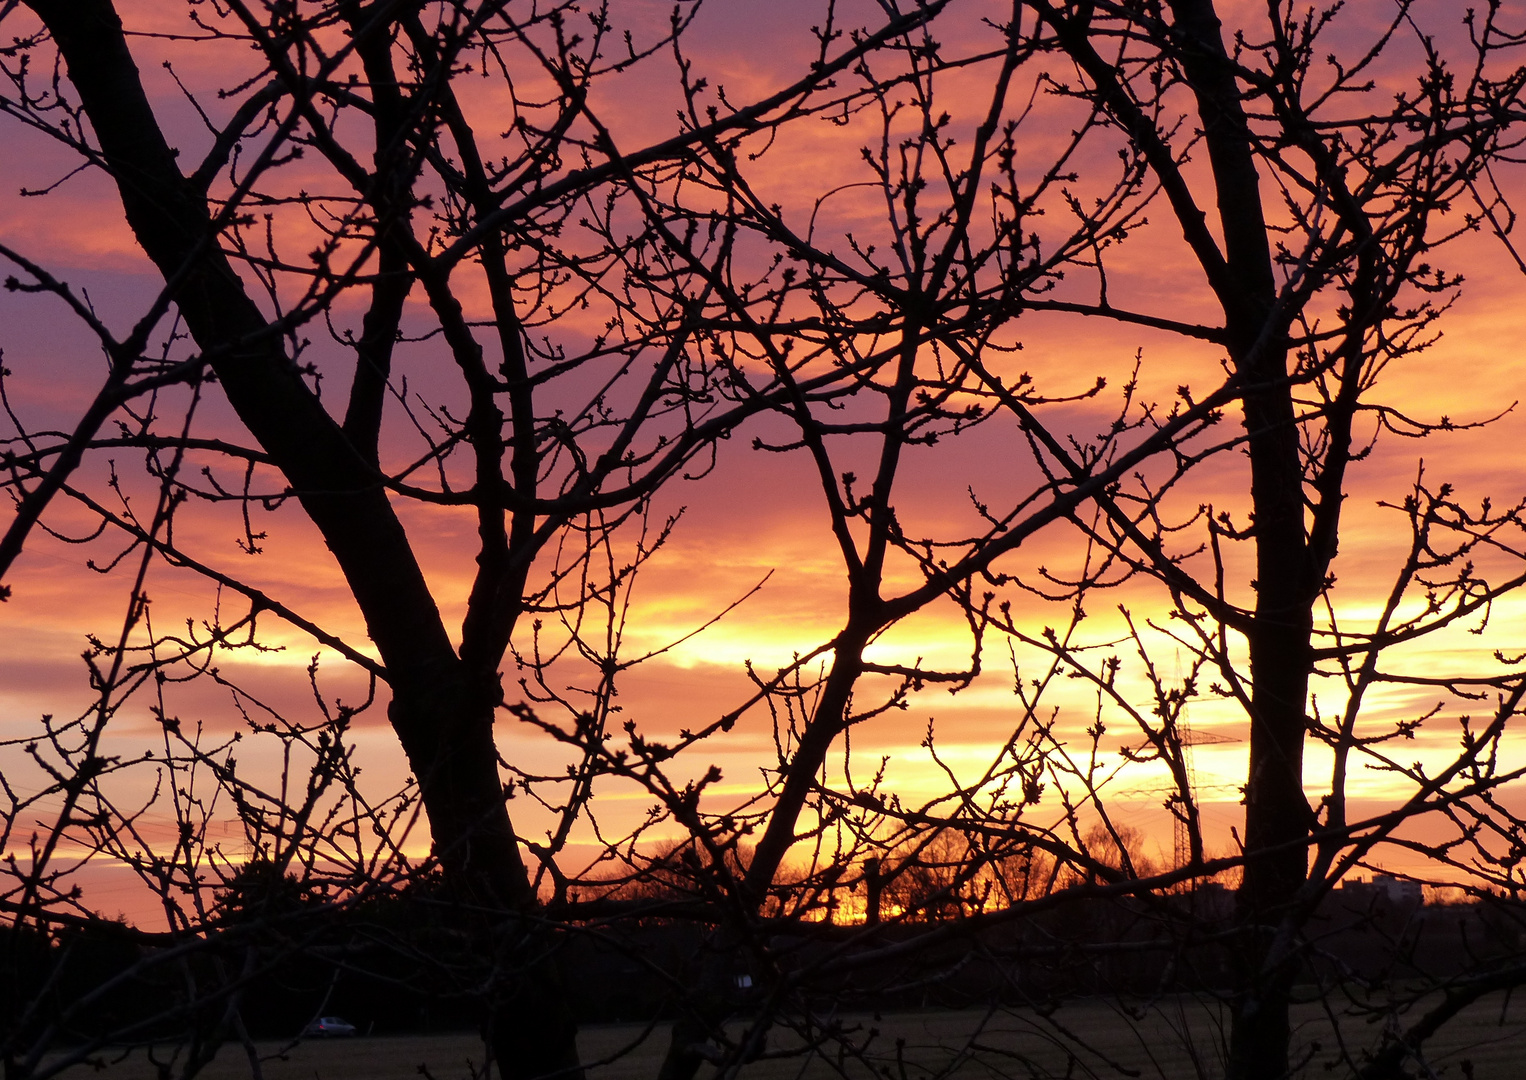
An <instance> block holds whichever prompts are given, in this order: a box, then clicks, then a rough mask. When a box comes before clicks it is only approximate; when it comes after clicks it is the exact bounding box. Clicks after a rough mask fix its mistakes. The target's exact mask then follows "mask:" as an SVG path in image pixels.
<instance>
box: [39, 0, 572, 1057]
mask: <svg viewBox="0 0 1526 1080" xmlns="http://www.w3.org/2000/svg"><path fill="white" fill-rule="evenodd" d="M28 6H29V7H31V9H32V10H33V11H35V12H36V13H37V15H38V16H39V17H40V18H41V19H42V21H43V23H44V24H45V25H46V27H47V29H48V31H49V33H50V34H51V35H52V38H53V40H54V42H55V44H56V45H57V47H58V50H59V52H60V53H61V54H62V56H63V59H64V62H65V64H66V65H67V69H68V73H69V78H70V82H71V83H72V84H73V86H74V88H75V91H76V92H77V93H78V95H79V98H80V103H81V104H82V106H83V107H84V110H85V113H86V114H87V115H88V117H89V119H90V122H91V125H92V127H93V129H94V132H95V136H96V138H97V140H98V141H99V144H100V147H101V151H102V154H103V156H104V158H105V161H106V164H107V166H108V167H109V169H110V171H111V174H112V177H113V179H114V180H115V181H116V184H117V187H118V191H119V193H120V195H121V199H122V206H123V210H124V212H125V214H126V218H127V222H128V224H129V226H130V227H131V228H132V230H133V234H134V236H135V237H136V239H137V242H138V244H139V245H140V246H141V247H142V249H143V250H144V252H145V253H146V254H147V255H148V256H149V258H150V259H152V260H153V262H154V264H155V266H156V267H157V268H158V270H159V272H160V274H161V275H162V276H163V277H164V279H165V281H166V282H168V283H169V285H170V288H171V291H172V299H173V300H174V302H175V304H176V306H177V307H178V309H179V311H180V313H181V315H182V316H183V317H184V319H185V322H186V325H187V327H188V328H189V329H190V331H191V334H192V335H193V337H194V339H195V341H196V343H197V344H198V346H199V347H200V348H201V350H202V353H203V355H204V356H205V358H206V359H207V361H208V363H209V364H210V366H211V368H212V370H213V371H214V372H215V373H216V375H217V377H218V380H219V382H220V383H221V384H222V386H223V388H224V391H225V393H226V394H227V397H228V400H229V402H230V403H231V404H232V406H233V408H234V409H235V410H236V411H237V413H238V415H239V418H240V420H241V421H242V422H243V423H244V425H245V426H246V427H247V428H248V429H249V431H250V433H251V434H252V435H253V436H254V438H255V439H256V440H257V441H258V442H259V443H260V445H261V446H262V447H263V448H264V449H265V450H266V451H267V452H268V453H269V454H270V457H271V459H272V460H273V461H274V462H275V463H276V465H277V466H278V467H279V468H280V470H281V471H282V473H283V474H284V475H285V476H286V478H287V480H288V482H289V484H290V486H291V489H292V491H293V493H294V494H295V495H296V497H297V498H298V499H299V500H300V502H301V505H302V507H303V510H304V511H305V512H306V513H307V515H308V516H309V517H310V518H311V519H312V521H313V523H314V524H315V525H316V526H317V527H318V529H319V531H320V532H321V533H322V535H323V538H324V541H325V543H326V544H327V545H328V547H329V549H330V551H332V552H333V554H334V557H335V560H336V561H337V562H338V564H339V567H340V569H341V571H342V572H343V573H344V576H345V580H346V582H347V584H348V586H349V588H350V590H351V592H352V593H353V595H354V597H355V600H356V602H357V604H358V605H359V607H360V610H361V612H362V613H363V615H364V617H365V621H366V629H367V632H368V633H369V634H370V636H371V639H372V640H373V641H374V642H375V643H376V646H377V648H378V650H379V651H380V653H381V656H382V661H383V663H384V665H385V667H386V678H387V681H388V683H389V686H390V689H391V693H392V703H391V706H390V708H389V717H390V719H391V722H392V725H393V727H394V729H395V730H396V732H397V735H398V738H399V739H400V740H401V742H402V744H403V747H404V749H405V750H406V752H407V754H408V760H409V764H410V766H411V767H412V768H413V770H414V774H415V776H417V777H418V781H419V785H420V790H421V792H422V796H423V801H424V807H425V811H426V813H427V815H428V819H429V825H430V830H431V834H432V837H433V841H434V845H435V849H436V851H437V853H438V855H439V858H440V861H441V864H442V866H443V868H444V870H445V872H446V875H447V880H448V882H449V883H450V884H451V886H452V887H453V888H454V890H455V891H456V892H457V894H458V895H459V896H460V898H461V900H462V901H463V908H462V911H463V912H465V911H468V910H473V909H475V910H478V911H492V910H496V911H500V912H504V913H505V914H506V916H507V918H506V920H505V919H501V918H500V919H498V920H496V921H497V926H496V927H495V929H496V931H497V932H498V933H499V934H500V940H501V941H502V942H503V943H504V944H503V946H502V947H501V949H500V952H499V955H500V956H502V957H508V958H512V959H514V961H515V962H516V963H517V964H519V965H520V966H521V967H522V973H521V975H520V977H519V978H518V979H517V980H512V979H511V986H510V989H509V990H508V991H507V992H506V993H505V994H504V995H503V996H502V997H501V998H500V999H499V1000H498V1001H497V1002H496V1003H495V1008H494V1009H493V1017H492V1019H491V1021H490V1025H489V1026H490V1029H491V1034H492V1037H493V1042H494V1050H495V1054H496V1056H497V1057H498V1060H499V1067H500V1069H501V1070H502V1072H503V1074H504V1076H506V1077H509V1078H511V1080H529V1078H531V1077H536V1076H540V1075H544V1074H546V1073H550V1072H555V1071H564V1073H565V1075H568V1076H569V1077H576V1076H577V1075H579V1072H578V1057H577V1045H576V1040H575V1035H576V1028H575V1025H574V1022H573V1018H572V1014H571V1012H570V1009H569V1008H568V1004H567V1000H566V993H565V991H564V989H563V986H562V982H561V979H560V976H559V974H558V972H557V969H556V964H555V961H554V959H553V958H552V957H551V955H550V953H549V950H548V949H547V948H546V947H545V944H544V942H543V941H542V940H541V937H542V935H539V934H537V933H535V932H534V926H535V924H534V923H533V921H532V920H530V919H527V918H526V916H531V915H533V914H534V912H535V909H536V907H537V901H536V897H535V896H534V894H533V892H532V890H531V889H530V885H529V879H528V876H527V875H526V872H525V867H524V863H523V861H522V859H521V857H520V853H519V847H518V843H517V841H516V839H515V835H514V830H513V826H512V824H511V823H510V820H509V816H508V813H507V809H506V807H505V805H504V793H503V790H502V787H501V781H500V780H499V777H498V767H497V753H496V751H495V748H494V743H493V718H494V712H495V709H496V706H497V704H498V698H499V690H498V686H497V681H496V678H495V677H492V675H491V674H490V675H489V676H487V677H483V676H482V675H480V674H477V675H474V674H473V673H472V672H471V671H469V670H468V668H467V665H465V664H464V663H463V662H462V660H461V658H460V657H459V656H458V655H457V654H456V651H455V649H454V647H453V646H452V644H451V641H450V636H449V634H448V633H447V631H446V629H445V626H444V623H443V621H442V619H441V617H440V613H439V610H438V608H437V607H436V605H435V602H434V598H433V596H432V595H431V594H430V591H429V587H428V584H427V582H426V581H425V579H424V575H423V572H422V570H421V568H420V567H419V565H418V561H417V559H416V558H415V556H414V553H413V550H412V547H411V545H410V544H409V541H408V538H407V535H406V534H405V533H404V531H403V527H402V525H401V523H400V522H399V521H398V519H397V516H396V514H395V513H394V512H393V510H392V507H391V505H390V503H389V502H388V500H387V496H386V493H385V491H384V490H383V488H382V486H381V484H380V482H379V479H380V478H379V476H378V474H377V471H376V468H375V466H374V465H373V464H371V462H370V460H368V459H370V457H371V454H372V453H374V448H373V449H372V451H370V452H368V451H367V450H366V449H365V448H360V449H357V447H356V446H355V445H354V444H353V443H352V442H351V441H350V439H349V438H347V437H346V435H345V432H344V431H343V430H342V429H341V428H340V426H339V425H338V424H337V423H336V422H335V421H334V420H333V418H332V417H330V416H329V414H328V413H327V411H326V410H325V409H324V407H323V405H322V404H321V402H319V400H318V399H317V397H316V396H315V395H314V394H313V393H312V391H311V390H310V389H309V388H308V387H307V385H306V384H305V383H304V382H303V380H302V376H301V374H300V372H299V371H298V370H297V368H296V366H295V365H294V364H293V363H292V362H291V360H290V358H288V357H287V356H286V355H285V353H284V351H283V349H282V346H281V338H280V336H279V335H278V334H277V333H275V332H273V331H272V330H271V329H270V327H269V325H268V323H267V320H266V319H265V318H264V316H263V315H262V314H261V312H260V310H259V308H258V306H257V305H256V304H255V303H254V302H253V300H251V299H250V297H249V296H248V294H247V292H246V291H245V289H244V286H243V283H242V282H241V281H240V279H239V277H238V274H237V273H236V271H235V270H234V269H233V267H232V266H231V265H230V263H229V262H228V260H227V258H226V257H225V256H224V255H223V253H222V252H221V250H220V249H219V246H218V243H217V236H216V227H215V223H214V222H213V220H212V217H211V214H210V212H209V210H208V206H207V202H206V200H205V198H204V197H203V196H202V195H201V194H200V193H199V192H198V191H196V190H195V189H194V188H193V187H192V185H191V184H190V183H188V182H187V180H186V178H185V177H184V176H183V175H182V173H181V172H180V169H179V166H178V165H177V163H176V154H175V151H174V150H172V149H171V148H170V146H169V145H168V143H167V142H166V140H165V138H164V134H163V132H162V130H161V129H160V127H159V124H158V121H157V119H156V117H155V116H154V113H153V109H152V107H151V105H150V104H149V101H148V98H147V95H146V94H145V92H144V90H143V86H142V82H141V79H140V77H139V73H138V69H137V66H136V65H135V63H134V62H133V58H132V55H131V53H130V51H129V49H128V47H127V42H126V38H125V36H124V34H123V29H122V23H121V20H120V18H119V17H118V15H117V12H116V10H115V9H114V7H113V5H112V3H111V0H28ZM463 917H464V918H468V919H469V920H473V919H475V920H478V921H479V922H480V920H481V916H463ZM472 929H473V932H474V933H478V932H481V931H482V930H483V929H484V928H483V927H482V926H480V925H478V926H476V927H475V928H472ZM505 931H506V933H505Z"/></svg>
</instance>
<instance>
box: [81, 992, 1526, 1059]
mask: <svg viewBox="0 0 1526 1080" xmlns="http://www.w3.org/2000/svg"><path fill="white" fill-rule="evenodd" d="M1141 1012H1143V1016H1142V1018H1140V1017H1135V1016H1131V1015H1130V1014H1129V1012H1128V1011H1126V1010H1125V1009H1124V1008H1122V1007H1120V1006H1119V1005H1117V1004H1116V1003H1104V1002H1096V1001H1093V1002H1078V1003H1071V1004H1068V1005H1066V1006H1065V1007H1064V1008H1062V1009H1060V1010H1058V1011H1057V1012H1055V1013H1054V1014H1053V1015H1052V1016H1049V1017H1043V1016H1040V1015H1037V1014H1035V1013H1033V1012H1031V1011H1026V1010H1008V1011H1003V1012H1000V1013H995V1014H986V1013H984V1012H979V1011H965V1012H947V1011H924V1012H903V1013H891V1014H886V1015H885V1016H884V1017H883V1018H881V1019H878V1020H876V1019H875V1018H873V1017H872V1016H845V1017H843V1018H842V1022H843V1025H844V1028H845V1029H846V1030H847V1031H848V1032H849V1033H850V1038H851V1039H852V1041H853V1042H854V1043H856V1044H857V1045H858V1046H859V1047H861V1048H862V1050H863V1051H864V1053H863V1054H862V1055H861V1056H859V1055H855V1054H845V1055H842V1056H839V1053H838V1050H837V1049H836V1048H835V1047H834V1048H832V1049H826V1048H824V1050H823V1052H824V1053H825V1054H827V1055H828V1056H829V1058H830V1060H822V1059H821V1058H820V1057H818V1058H816V1059H815V1060H809V1061H807V1060H806V1059H803V1058H801V1057H799V1056H797V1055H788V1056H786V1055H785V1054H784V1053H783V1052H784V1051H786V1050H789V1049H794V1048H798V1047H799V1046H800V1040H799V1039H798V1038H797V1037H795V1036H793V1035H791V1034H789V1033H786V1032H780V1031H777V1030H776V1031H775V1032H773V1033H772V1035H771V1037H770V1040H769V1049H770V1051H771V1054H770V1056H769V1057H768V1058H766V1059H765V1060H762V1061H759V1062H756V1063H754V1064H752V1065H748V1066H746V1067H745V1068H743V1069H742V1071H741V1073H740V1076H741V1077H742V1078H744V1080H818V1078H820V1080H825V1078H827V1077H839V1078H842V1077H847V1078H862V1080H870V1078H871V1077H873V1076H875V1075H876V1074H878V1076H879V1077H881V1078H883V1077H884V1076H885V1075H887V1074H886V1073H885V1072H882V1071H881V1070H882V1069H883V1068H885V1067H887V1066H888V1070H889V1072H888V1075H889V1076H891V1077H893V1078H894V1080H930V1078H933V1077H938V1076H958V1077H963V1078H970V1080H974V1078H980V1080H988V1078H989V1080H995V1078H997V1077H1001V1076H1011V1077H1022V1078H1041V1077H1058V1076H1069V1077H1077V1078H1081V1077H1124V1076H1137V1077H1146V1078H1152V1077H1153V1078H1158V1080H1180V1078H1194V1077H1203V1078H1209V1077H1217V1076H1220V1075H1222V1069H1221V1066H1220V1062H1221V1061H1222V1046H1223V1028H1222V1026H1221V1024H1220V1022H1219V1020H1220V1017H1219V1014H1218V1013H1217V1011H1216V1010H1215V1009H1214V1008H1212V1007H1211V1006H1209V1005H1207V1004H1204V1003H1201V1002H1195V1001H1192V1000H1191V999H1180V998H1171V999H1165V1000H1160V1001H1156V1002H1155V1003H1154V1004H1153V1006H1152V1007H1151V1008H1150V1009H1149V1010H1141ZM1337 1012H1338V1013H1339V1010H1337ZM1338 1019H1339V1023H1340V1030H1339V1033H1337V1029H1336V1025H1335V1024H1334V1023H1332V1021H1331V1019H1330V1018H1329V1016H1327V1015H1326V1014H1325V1012H1324V1010H1323V1009H1322V1008H1320V1007H1319V1006H1315V1005H1310V1006H1304V1007H1302V1008H1301V1009H1300V1010H1299V1015H1298V1021H1299V1025H1300V1026H1299V1041H1300V1045H1301V1051H1302V1053H1303V1054H1304V1055H1305V1056H1306V1063H1305V1065H1304V1067H1303V1069H1302V1070H1301V1072H1300V1074H1299V1075H1301V1076H1303V1077H1307V1078H1309V1080H1314V1078H1315V1077H1321V1078H1323V1077H1344V1076H1350V1075H1351V1070H1350V1068H1349V1067H1347V1066H1346V1065H1344V1064H1341V1063H1340V1060H1339V1048H1340V1046H1341V1045H1342V1044H1343V1043H1344V1044H1345V1045H1347V1046H1348V1047H1351V1048H1352V1050H1353V1053H1354V1052H1355V1051H1356V1048H1358V1047H1359V1046H1362V1045H1370V1044H1371V1043H1372V1042H1374V1041H1375V1037H1376V1034H1377V1033H1376V1032H1374V1031H1373V1030H1372V1029H1371V1027H1370V1026H1368V1025H1367V1024H1365V1023H1363V1022H1362V1021H1361V1020H1359V1019H1357V1018H1354V1017H1352V1016H1349V1015H1347V1016H1338ZM876 1031H877V1034H873V1032H876ZM901 1040H904V1042H901V1044H900V1045H899V1046H898V1045H897V1044H898V1042H900V1041H901ZM666 1041H667V1028H666V1025H660V1026H658V1027H656V1028H653V1029H646V1028H643V1027H642V1026H640V1025H635V1024H609V1025H599V1026H594V1027H589V1028H586V1029H585V1030H584V1032H583V1034H582V1036H581V1046H582V1050H583V1060H584V1061H585V1062H586V1063H588V1064H590V1065H591V1066H592V1068H591V1070H590V1075H591V1077H592V1080H638V1078H639V1080H651V1078H654V1077H655V1076H656V1073H657V1065H658V1062H659V1061H660V1059H661V1054H662V1049H663V1047H664V1046H665V1045H666ZM255 1047H256V1050H257V1051H258V1054H259V1056H260V1057H261V1058H262V1059H263V1060H262V1061H261V1062H260V1064H259V1073H258V1074H256V1072H255V1071H254V1069H253V1068H252V1067H251V1064H250V1061H249V1057H248V1055H247V1052H246V1051H245V1049H244V1048H243V1047H240V1046H228V1047H225V1048H224V1050H223V1052H222V1053H221V1055H220V1056H219V1057H218V1059H217V1061H215V1062H214V1063H213V1064H212V1065H211V1066H210V1067H209V1068H208V1069H207V1070H206V1071H204V1072H203V1073H202V1074H201V1075H202V1076H203V1077H205V1078H206V1080H235V1078H238V1080H244V1078H251V1077H254V1076H256V1075H259V1076H261V1077H263V1080H417V1078H419V1077H432V1078H433V1080H467V1078H470V1077H472V1076H474V1075H477V1076H480V1075H481V1073H480V1071H479V1070H480V1068H481V1065H482V1058H483V1050H482V1044H481V1043H480V1042H479V1041H478V1040H477V1039H475V1038H474V1037H471V1036H468V1035H416V1036H387V1037H374V1038H364V1037H361V1038H354V1039H343V1040H334V1041H331V1042H321V1041H308V1042H304V1043H302V1044H300V1045H297V1046H291V1045H289V1044H281V1043H270V1042H259V1043H256V1044H255ZM1426 1062H1427V1064H1428V1065H1429V1067H1430V1068H1431V1069H1432V1070H1434V1073H1435V1075H1436V1076H1438V1077H1442V1078H1445V1080H1451V1078H1457V1080H1519V1078H1520V1077H1523V1076H1526V1002H1508V1003H1507V1002H1506V1001H1505V1000H1503V999H1502V998H1499V997H1496V998H1494V999H1492V1000H1489V1001H1486V1002H1482V1003H1480V1004H1478V1005H1475V1006H1474V1007H1473V1008H1471V1009H1470V1010H1469V1011H1468V1012H1466V1013H1464V1014H1463V1015H1462V1016H1460V1017H1458V1018H1457V1019H1456V1020H1454V1021H1453V1023H1452V1024H1451V1025H1450V1026H1449V1027H1448V1028H1447V1029H1446V1030H1445V1031H1444V1033H1443V1034H1442V1035H1441V1036H1439V1037H1438V1038H1437V1039H1436V1040H1434V1042H1433V1043H1432V1044H1431V1046H1430V1047H1429V1049H1428V1053H1427V1055H1426ZM1413 1069H1414V1066H1413V1065H1412V1066H1411V1070H1413ZM871 1070H872V1071H871ZM709 1072H710V1070H708V1069H707V1070H705V1071H704V1072H702V1073H701V1075H702V1076H704V1075H706V1074H707V1073H709ZM65 1075H66V1076H67V1077H69V1078H70V1080H84V1078H85V1077H86V1076H94V1077H101V1078H103V1080H152V1078H154V1077H156V1076H157V1075H158V1071H157V1069H156V1067H155V1066H154V1065H153V1064H152V1063H151V1062H150V1061H149V1060H148V1058H147V1056H146V1055H145V1054H144V1053H143V1052H141V1051H139V1052H135V1053H134V1054H132V1055H131V1056H129V1057H128V1058H126V1059H125V1060H122V1061H118V1062H116V1063H113V1064H110V1065H108V1066H107V1067H106V1068H104V1069H100V1070H99V1071H97V1069H96V1068H93V1067H91V1066H88V1065H86V1066H81V1067H78V1068H75V1069H71V1070H69V1072H68V1073H66V1074H65ZM176 1075H178V1070H177V1071H176ZM1418 1075H1421V1076H1424V1075H1427V1074H1426V1073H1425V1072H1423V1071H1421V1072H1419V1073H1418Z"/></svg>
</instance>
